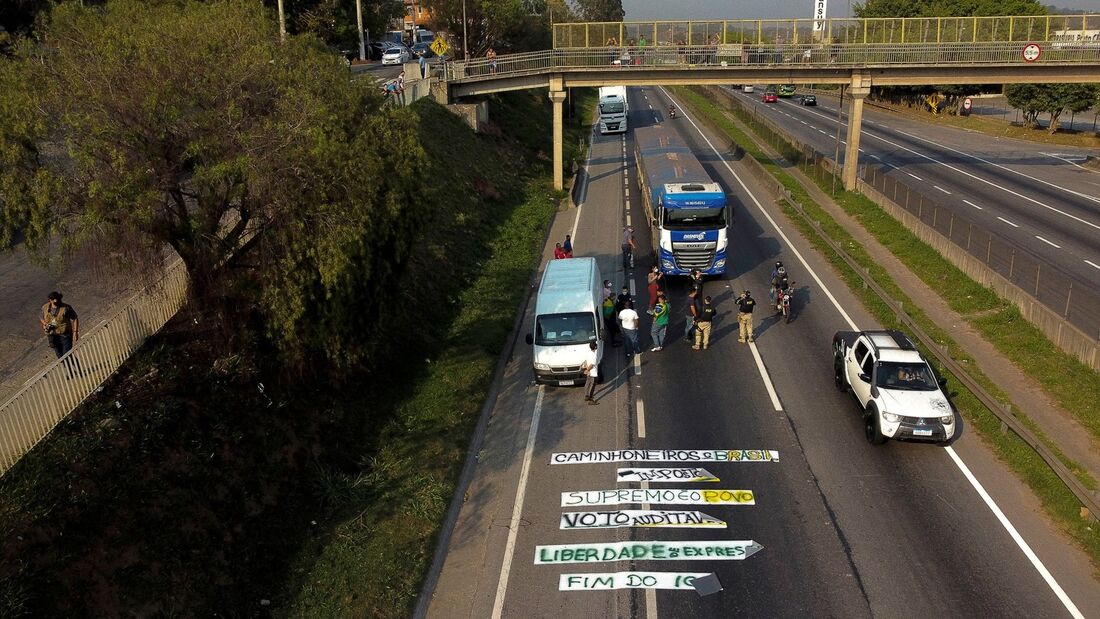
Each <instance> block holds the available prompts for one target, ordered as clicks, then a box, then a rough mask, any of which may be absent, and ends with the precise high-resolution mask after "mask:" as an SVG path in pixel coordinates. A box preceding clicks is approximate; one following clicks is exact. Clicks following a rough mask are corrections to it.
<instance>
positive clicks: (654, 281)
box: [646, 265, 665, 314]
mask: <svg viewBox="0 0 1100 619" xmlns="http://www.w3.org/2000/svg"><path fill="white" fill-rule="evenodd" d="M646 282H647V283H648V286H647V287H646V291H647V292H648V293H649V305H648V306H647V307H646V312H647V313H649V314H652V313H653V306H654V305H656V304H657V293H659V292H661V286H662V285H664V283H665V275H664V273H661V269H660V267H658V266H657V265H653V267H652V268H650V269H649V273H646Z"/></svg>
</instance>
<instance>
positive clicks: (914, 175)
mask: <svg viewBox="0 0 1100 619" xmlns="http://www.w3.org/2000/svg"><path fill="white" fill-rule="evenodd" d="M906 174H908V175H909V176H912V177H913V178H915V179H917V180H918V181H922V182H923V181H924V179H923V178H921V177H919V176H917V175H916V174H913V173H912V172H906Z"/></svg>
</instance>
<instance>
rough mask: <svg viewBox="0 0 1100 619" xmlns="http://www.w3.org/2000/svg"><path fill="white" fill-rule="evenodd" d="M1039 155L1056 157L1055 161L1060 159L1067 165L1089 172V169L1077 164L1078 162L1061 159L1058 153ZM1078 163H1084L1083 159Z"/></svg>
mask: <svg viewBox="0 0 1100 619" xmlns="http://www.w3.org/2000/svg"><path fill="white" fill-rule="evenodd" d="M1039 154H1041V155H1046V156H1047V157H1054V158H1055V159H1058V160H1061V161H1065V162H1066V163H1068V164H1070V165H1072V166H1077V167H1079V168H1081V169H1082V170H1088V168H1086V167H1085V166H1083V165H1081V164H1079V163H1077V162H1076V161H1074V160H1072V159H1066V158H1065V157H1061V156H1059V155H1058V154H1056V153H1039ZM1078 161H1083V159H1078Z"/></svg>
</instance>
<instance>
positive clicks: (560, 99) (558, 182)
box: [550, 80, 565, 189]
mask: <svg viewBox="0 0 1100 619" xmlns="http://www.w3.org/2000/svg"><path fill="white" fill-rule="evenodd" d="M555 86H557V87H558V89H557V90H555V88H554V87H555ZM550 101H551V102H553V104H554V189H562V188H564V187H565V178H564V176H563V173H562V172H563V166H564V162H563V161H562V104H563V103H564V102H565V89H564V88H562V84H561V81H558V83H557V84H555V83H554V81H553V80H551V82H550Z"/></svg>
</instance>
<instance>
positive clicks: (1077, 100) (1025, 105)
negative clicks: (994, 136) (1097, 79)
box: [1005, 84, 1100, 133]
mask: <svg viewBox="0 0 1100 619" xmlns="http://www.w3.org/2000/svg"><path fill="white" fill-rule="evenodd" d="M1005 99H1007V100H1008V104H1009V105H1011V106H1012V107H1015V108H1019V109H1020V111H1022V112H1023V113H1024V126H1026V127H1028V128H1031V129H1034V128H1035V127H1037V126H1038V125H1039V114H1040V113H1042V112H1046V113H1047V114H1050V126H1049V127H1047V131H1049V132H1050V133H1054V132H1056V131H1058V119H1059V118H1060V117H1061V116H1062V113H1063V112H1066V111H1070V112H1084V111H1085V110H1087V109H1089V108H1090V107H1092V106H1093V105H1096V104H1097V102H1098V101H1100V87H1097V85H1096V84H1008V85H1006V86H1005Z"/></svg>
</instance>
